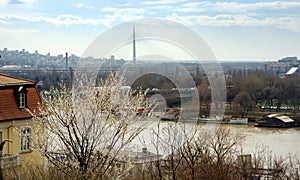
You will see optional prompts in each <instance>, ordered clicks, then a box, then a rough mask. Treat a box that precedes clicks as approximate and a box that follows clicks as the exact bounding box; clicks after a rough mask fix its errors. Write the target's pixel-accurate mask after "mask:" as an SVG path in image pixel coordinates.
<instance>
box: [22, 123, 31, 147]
mask: <svg viewBox="0 0 300 180" xmlns="http://www.w3.org/2000/svg"><path fill="white" fill-rule="evenodd" d="M20 151H21V152H30V151H32V128H31V127H28V126H27V127H22V128H21V130H20Z"/></svg>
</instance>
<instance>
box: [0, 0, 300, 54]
mask: <svg viewBox="0 0 300 180" xmlns="http://www.w3.org/2000/svg"><path fill="white" fill-rule="evenodd" d="M143 17H153V18H155V17H159V18H166V19H170V20H174V21H177V22H180V23H182V24H184V25H186V26H188V27H189V28H191V29H192V30H194V31H196V32H197V33H198V34H199V35H200V36H201V37H202V38H203V39H204V40H205V41H206V42H207V44H208V45H209V46H210V48H211V49H212V50H213V52H214V54H215V55H216V57H217V59H220V60H241V59H243V60H277V59H280V58H282V57H285V56H298V57H299V58H300V1H268V0H267V1H257V0H252V1H244V0H240V1H237V0H236V1H229V0H228V1H198V0H152V1H150V0H149V1H148V0H131V1H127V2H126V1H123V0H97V1H92V0H85V1H83V0H74V1H71V0H65V1H63V0H60V1H58V0H51V1H50V0H0V49H3V48H5V47H7V48H8V49H11V50H15V49H18V50H21V49H23V48H24V49H25V50H27V51H29V52H34V51H35V50H38V51H39V52H40V53H41V54H46V53H48V52H50V53H51V54H52V55H57V54H63V53H65V52H69V53H74V54H76V55H78V56H81V54H82V53H83V52H84V50H85V49H86V48H87V46H88V45H89V44H90V43H91V42H92V41H93V40H94V39H95V38H96V37H97V36H98V35H100V34H101V33H102V32H104V31H105V30H107V29H109V28H110V27H113V26H115V25H118V24H120V23H121V22H124V21H128V20H133V19H138V18H143ZM117 58H120V57H117Z"/></svg>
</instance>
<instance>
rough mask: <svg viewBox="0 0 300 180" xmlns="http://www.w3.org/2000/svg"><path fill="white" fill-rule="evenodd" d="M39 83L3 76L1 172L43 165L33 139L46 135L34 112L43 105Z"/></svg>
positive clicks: (0, 80) (0, 95)
mask: <svg viewBox="0 0 300 180" xmlns="http://www.w3.org/2000/svg"><path fill="white" fill-rule="evenodd" d="M35 85H36V84H35V82H33V81H30V80H26V79H21V78H16V77H12V76H7V75H3V74H0V143H1V145H0V164H1V168H6V167H9V166H16V165H17V166H22V164H28V163H34V164H36V163H38V162H40V163H43V158H42V156H41V155H40V153H39V152H38V150H36V149H34V148H33V143H32V142H33V138H37V136H36V133H37V132H42V128H41V126H39V124H38V123H37V122H35V121H34V119H33V115H32V113H30V112H33V113H34V112H38V107H39V105H40V104H41V103H42V101H41V98H40V96H39V94H38V91H37V89H36V86H35Z"/></svg>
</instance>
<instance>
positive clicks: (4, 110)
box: [0, 74, 41, 121]
mask: <svg viewBox="0 0 300 180" xmlns="http://www.w3.org/2000/svg"><path fill="white" fill-rule="evenodd" d="M6 77H8V79H9V81H10V82H8V84H3V86H1V85H0V121H6V120H16V119H24V118H30V117H32V116H31V115H30V113H28V112H27V110H25V109H20V108H19V107H18V102H17V101H18V97H15V96H17V94H16V93H15V92H16V89H18V88H19V87H20V86H23V88H25V89H26V91H27V93H26V104H27V107H26V108H28V109H29V110H30V111H32V112H34V111H37V110H38V105H39V104H41V98H40V96H39V94H38V92H37V89H36V87H35V83H34V82H33V81H28V80H24V79H18V78H13V77H9V76H5V78H6ZM1 78H2V79H3V76H2V75H1V74H0V80H1ZM13 80H15V81H13ZM18 81H19V83H18ZM12 83H13V84H12Z"/></svg>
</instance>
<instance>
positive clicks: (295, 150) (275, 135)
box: [135, 120, 300, 158]
mask: <svg viewBox="0 0 300 180" xmlns="http://www.w3.org/2000/svg"><path fill="white" fill-rule="evenodd" d="M158 124H159V129H160V134H163V128H166V127H171V129H175V127H177V128H178V127H179V129H185V132H188V133H190V135H192V136H193V135H194V134H192V132H193V130H195V129H198V130H200V131H203V130H211V129H213V130H216V129H217V128H219V127H221V126H222V127H227V128H229V129H230V132H231V133H238V134H240V135H242V136H244V137H245V138H244V139H243V142H242V147H243V154H253V153H255V152H258V151H261V150H262V149H265V150H267V151H268V152H269V153H272V154H273V155H276V156H281V157H287V156H290V155H292V156H294V157H299V158H300V127H296V128H262V127H254V125H253V123H249V124H248V125H232V124H206V123H200V124H198V126H197V125H196V123H175V122H163V121H157V120H154V121H151V122H149V121H148V122H147V123H145V124H144V125H145V126H146V127H147V128H146V129H145V130H144V131H143V132H142V133H141V134H140V135H139V137H138V140H136V142H135V143H136V145H135V147H136V148H137V149H136V151H139V150H140V149H141V147H147V149H148V150H149V151H151V152H155V151H156V150H155V147H154V146H153V144H154V143H153V141H155V133H157V131H158V130H157V129H158ZM173 133H174V136H184V134H182V133H180V132H179V131H174V132H173ZM171 134H172V133H171ZM163 136H166V134H164V135H163ZM167 136H168V135H167ZM170 136H172V135H170ZM172 137H173V136H172ZM166 139H168V138H166ZM158 141H160V140H158ZM169 141H170V142H171V141H172V138H169ZM141 142H142V143H141ZM171 144H172V142H171ZM175 146H176V145H175ZM177 146H179V145H177ZM160 151H162V150H160ZM160 154H164V153H162V152H160Z"/></svg>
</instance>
